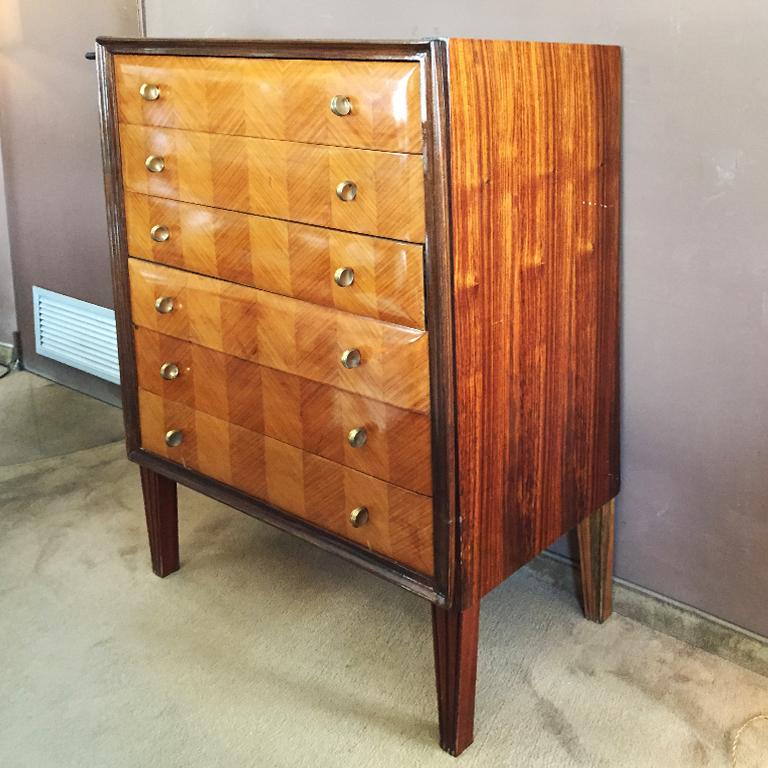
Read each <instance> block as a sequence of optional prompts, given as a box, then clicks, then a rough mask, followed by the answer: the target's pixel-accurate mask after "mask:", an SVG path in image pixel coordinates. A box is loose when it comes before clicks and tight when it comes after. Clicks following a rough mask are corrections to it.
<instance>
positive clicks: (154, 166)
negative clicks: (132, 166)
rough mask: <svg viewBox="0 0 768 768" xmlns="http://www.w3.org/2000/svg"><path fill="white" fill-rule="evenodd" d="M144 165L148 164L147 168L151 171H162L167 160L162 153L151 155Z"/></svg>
mask: <svg viewBox="0 0 768 768" xmlns="http://www.w3.org/2000/svg"><path fill="white" fill-rule="evenodd" d="M144 165H146V166H147V170H148V171H150V173H160V171H162V170H163V168H165V160H163V158H162V157H160V155H150V156H149V157H148V158H147V159H146V160H145V161H144Z"/></svg>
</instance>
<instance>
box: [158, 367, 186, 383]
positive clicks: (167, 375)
mask: <svg viewBox="0 0 768 768" xmlns="http://www.w3.org/2000/svg"><path fill="white" fill-rule="evenodd" d="M179 373H181V371H179V366H178V365H176V363H163V364H162V365H161V366H160V375H161V376H162V377H163V378H164V379H165V380H166V381H173V380H174V379H178V378H179Z"/></svg>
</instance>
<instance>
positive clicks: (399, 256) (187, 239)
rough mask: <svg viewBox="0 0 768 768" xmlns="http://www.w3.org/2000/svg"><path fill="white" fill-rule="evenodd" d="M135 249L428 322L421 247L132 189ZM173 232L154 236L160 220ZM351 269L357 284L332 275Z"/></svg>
mask: <svg viewBox="0 0 768 768" xmlns="http://www.w3.org/2000/svg"><path fill="white" fill-rule="evenodd" d="M125 217H126V228H127V234H128V253H129V254H130V255H131V256H136V257H139V258H143V259H149V260H152V261H156V262H160V263H162V264H167V265H168V266H172V267H180V268H182V269H188V270H191V271H192V272H200V273H202V274H205V275H211V276H213V277H221V278H223V279H225V280H232V281H233V282H236V283H242V284H244V285H252V286H255V287H256V288H262V289H264V290H267V291H272V292H273V293H280V294H282V295H284V296H294V297H296V298H298V299H303V300H304V301H310V302H312V303H313V304H322V305H324V306H327V307H336V309H341V310H344V311H347V312H354V313H355V314H359V315H367V316H369V317H375V318H378V319H380V320H387V321H389V322H393V323H401V324H403V325H409V326H414V327H417V328H423V327H424V277H423V273H422V261H423V253H422V247H421V246H420V245H412V244H409V243H398V242H393V241H392V240H385V239H382V238H374V237H368V236H365V235H352V234H349V233H346V232H337V231H336V230H332V229H326V228H323V227H311V226H308V225H306V224H292V223H291V222H287V221H280V220H278V219H269V218H265V217H263V216H253V215H249V214H244V213H235V212H232V211H226V210H221V209H217V208H207V207H203V206H200V205H192V204H190V203H181V202H177V201H175V200H166V199H164V198H160V197H149V196H147V195H140V194H137V193H135V192H128V193H127V194H126V195H125ZM156 225H162V226H165V227H167V228H168V231H169V234H170V237H169V238H168V240H166V241H165V242H155V241H154V240H153V239H152V237H150V229H151V228H152V227H153V226H156ZM340 267H350V268H352V269H353V270H354V273H355V278H354V282H353V283H352V285H350V286H348V287H345V288H342V287H339V286H338V285H336V283H335V282H334V280H333V275H334V272H335V271H336V269H338V268H340Z"/></svg>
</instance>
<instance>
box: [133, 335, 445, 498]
mask: <svg viewBox="0 0 768 768" xmlns="http://www.w3.org/2000/svg"><path fill="white" fill-rule="evenodd" d="M135 339H136V365H137V372H138V379H139V386H140V387H141V388H142V389H145V390H147V391H149V392H153V393H155V394H157V395H161V396H162V397H164V398H165V399H166V400H172V401H175V402H178V403H182V404H183V405H187V406H189V407H190V408H194V409H195V410H197V411H202V412H204V413H208V414H210V415H211V416H216V417H217V418H219V419H221V420H223V421H227V422H229V423H231V424H237V425H238V426H241V427H245V428H246V429H249V430H251V431H253V432H260V433H262V434H265V435H268V436H269V437H273V438H275V439H277V440H281V441H282V442H285V443H289V444H290V445H294V446H296V447H297V448H301V449H303V450H305V451H309V452H310V453H315V454H318V455H319V456H323V457H324V458H326V459H331V460H332V461H335V462H337V463H339V464H344V465H346V466H348V467H352V468H353V469H357V470H359V471H361V472H365V473H366V474H369V475H373V476H374V477H378V478H380V479H382V480H387V481H389V482H391V483H393V484H394V485H400V486H402V487H404V488H408V489H409V490H412V491H416V492H417V493H421V494H424V495H430V494H431V492H432V464H431V454H430V423H429V416H428V415H426V414H421V413H414V412H413V411H406V410H403V409H401V408H395V407H393V406H391V405H387V404H385V403H381V402H378V401H376V400H370V399H368V398H364V397H361V396H360V395H355V394H352V393H350V392H345V391H343V390H341V389H337V388H335V387H330V386H328V385H326V384H320V383H318V382H315V381H310V380H309V379H305V378H301V377H299V376H293V375H291V374H288V373H283V372H282V371H277V370H275V369H273V368H264V367H262V366H260V365H256V364H255V363H252V362H249V361H247V360H241V359H240V358H237V357H232V356H231V355H225V354H223V353H221V352H216V351H215V350H212V349H207V348H206V347H201V346H198V345H197V344H191V343H189V342H187V341H181V340H179V339H175V338H173V337H171V336H164V335H162V334H159V333H155V332H154V331H150V330H147V329H146V328H141V327H138V328H136V332H135ZM169 362H170V363H173V364H175V365H176V366H177V367H178V375H177V376H176V377H175V378H173V379H171V380H168V379H164V378H163V376H162V375H161V369H162V367H163V366H164V365H166V364H168V363H169ZM360 429H362V430H364V432H365V442H364V444H362V445H358V447H353V446H352V445H351V443H350V439H349V438H350V432H352V431H353V430H360ZM358 439H360V438H358Z"/></svg>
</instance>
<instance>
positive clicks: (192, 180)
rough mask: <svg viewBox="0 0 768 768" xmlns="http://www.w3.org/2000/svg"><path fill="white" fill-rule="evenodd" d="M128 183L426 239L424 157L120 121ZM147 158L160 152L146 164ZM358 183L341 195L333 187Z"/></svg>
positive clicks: (146, 190) (131, 187) (173, 195)
mask: <svg viewBox="0 0 768 768" xmlns="http://www.w3.org/2000/svg"><path fill="white" fill-rule="evenodd" d="M119 130H120V145H121V149H122V163H123V166H122V171H123V183H124V185H125V189H126V191H129V192H140V193H142V194H149V195H154V196H156V197H166V198H170V199H173V200H182V201H185V202H190V203H200V204H201V205H210V206H214V207H216V208H228V209H231V210H235V211H245V212H248V213H256V214H261V215H264V216H271V217H275V218H280V219H288V220H290V221H298V222H302V223H305V224H316V225H319V226H323V227H332V228H334V229H343V230H347V231H349V232H361V233H363V234H368V235H380V236H383V237H389V238H393V239H397V240H407V241H409V242H423V241H424V221H425V219H424V163H423V158H422V157H421V155H408V154H395V153H391V152H376V151H372V150H363V149H347V148H339V147H327V146H319V145H314V144H299V143H296V142H290V141H275V140H270V139H253V138H243V137H240V136H226V135H221V134H211V133H199V132H195V131H179V130H172V129H168V128H151V127H150V128H148V127H145V126H140V125H128V124H121V125H120V129H119ZM148 157H155V158H158V157H162V158H163V170H162V171H158V172H151V171H150V170H148V168H147V166H146V160H147V158H148ZM345 181H351V182H353V183H354V184H355V185H356V188H357V193H356V195H355V197H354V199H352V200H349V201H345V200H342V199H341V198H340V197H339V195H338V194H337V188H338V187H339V185H340V184H342V183H344V182H345Z"/></svg>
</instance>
